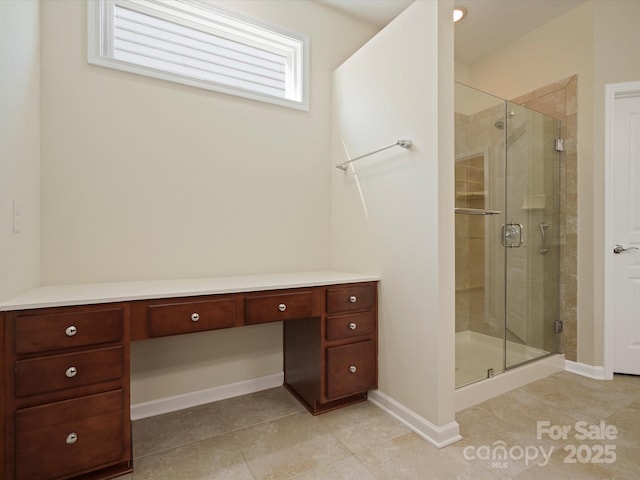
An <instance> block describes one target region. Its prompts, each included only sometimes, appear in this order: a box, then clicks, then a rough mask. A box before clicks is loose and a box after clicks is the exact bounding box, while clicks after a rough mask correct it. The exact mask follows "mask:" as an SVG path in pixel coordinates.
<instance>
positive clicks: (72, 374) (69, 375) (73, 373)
mask: <svg viewBox="0 0 640 480" xmlns="http://www.w3.org/2000/svg"><path fill="white" fill-rule="evenodd" d="M64 374H65V375H66V376H67V378H73V377H75V376H76V375H77V374H78V369H77V368H76V367H69V368H67V371H66V372H64Z"/></svg>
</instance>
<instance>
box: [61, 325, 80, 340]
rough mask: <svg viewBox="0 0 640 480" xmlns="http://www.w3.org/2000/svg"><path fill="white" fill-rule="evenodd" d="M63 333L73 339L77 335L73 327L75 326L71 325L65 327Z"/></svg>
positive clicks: (76, 330)
mask: <svg viewBox="0 0 640 480" xmlns="http://www.w3.org/2000/svg"><path fill="white" fill-rule="evenodd" d="M64 333H66V334H67V337H73V336H74V335H75V334H76V333H78V329H77V328H76V327H75V325H71V326H69V327H67V329H66V330H65V331H64Z"/></svg>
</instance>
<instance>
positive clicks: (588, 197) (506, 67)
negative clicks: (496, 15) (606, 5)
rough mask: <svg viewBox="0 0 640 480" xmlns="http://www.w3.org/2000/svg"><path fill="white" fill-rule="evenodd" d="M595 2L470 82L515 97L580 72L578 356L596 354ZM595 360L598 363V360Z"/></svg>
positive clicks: (474, 73)
mask: <svg viewBox="0 0 640 480" xmlns="http://www.w3.org/2000/svg"><path fill="white" fill-rule="evenodd" d="M593 9H594V2H593V1H592V2H587V3H585V4H583V5H581V6H580V7H578V8H576V9H574V10H571V11H569V12H568V13H566V14H564V15H562V16H560V17H558V18H557V19H555V20H553V21H551V22H549V23H547V24H545V25H543V26H542V27H540V28H538V29H536V30H534V31H532V32H530V33H528V34H526V35H524V36H522V37H520V38H519V39H517V40H516V41H514V42H512V43H510V44H508V45H507V46H505V47H504V48H502V49H500V50H498V51H496V52H494V53H493V54H491V55H488V56H487V57H485V58H483V59H481V60H480V61H478V62H477V63H474V64H473V65H470V66H469V68H468V71H467V72H466V73H467V75H468V76H469V82H470V85H472V86H474V87H476V88H479V89H481V90H484V91H487V92H489V93H492V94H494V95H497V96H499V97H501V98H506V99H511V98H515V97H518V96H520V95H523V94H525V93H528V92H532V91H534V90H536V89H539V88H541V87H544V86H546V85H549V84H552V83H554V82H556V81H559V80H563V79H565V78H567V77H570V76H572V75H574V74H577V75H578V111H579V114H578V159H579V160H578V162H579V165H578V260H577V262H578V313H577V315H578V361H579V362H583V363H589V364H600V363H598V362H601V359H597V358H595V357H594V345H595V343H597V342H601V340H602V338H601V333H600V338H599V339H595V338H594V335H595V333H594V329H593V327H594V323H595V322H596V316H597V314H596V312H595V311H594V300H593V299H594V297H596V296H597V292H596V291H595V282H596V279H595V277H594V267H595V264H596V263H597V262H598V261H601V260H602V254H601V252H596V247H595V244H594V239H595V236H594V211H593V209H594V196H593V178H594V176H593V175H594V152H593V137H594V133H595V132H594V110H593V103H594V100H593V99H594V95H595V94H596V91H595V89H594V68H595V65H594V58H593V45H594V28H593V25H594V23H593V22H594V11H593ZM594 362H595V363H594Z"/></svg>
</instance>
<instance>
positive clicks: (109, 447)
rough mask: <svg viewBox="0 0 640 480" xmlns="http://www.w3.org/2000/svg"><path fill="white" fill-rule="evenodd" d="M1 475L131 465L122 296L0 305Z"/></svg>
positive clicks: (28, 478)
mask: <svg viewBox="0 0 640 480" xmlns="http://www.w3.org/2000/svg"><path fill="white" fill-rule="evenodd" d="M2 327H3V328H2V331H3V334H4V337H5V342H4V355H3V360H4V363H5V366H4V374H3V375H4V381H3V395H4V401H3V406H4V417H3V418H4V431H5V432H13V434H12V435H5V437H4V440H3V443H2V444H1V448H0V450H2V454H1V456H2V458H3V459H4V461H3V462H2V471H3V473H2V476H1V478H3V479H5V480H53V479H56V480H58V479H71V478H74V479H75V478H77V479H80V478H92V479H100V478H105V479H106V478H114V477H116V476H118V475H122V474H125V473H128V472H131V471H132V466H131V465H132V464H131V461H132V459H131V421H130V414H129V390H130V387H129V368H130V367H129V331H130V328H129V307H128V304H124V303H120V304H109V305H87V306H74V307H55V308H42V309H33V310H23V311H16V312H6V313H4V322H3V325H2Z"/></svg>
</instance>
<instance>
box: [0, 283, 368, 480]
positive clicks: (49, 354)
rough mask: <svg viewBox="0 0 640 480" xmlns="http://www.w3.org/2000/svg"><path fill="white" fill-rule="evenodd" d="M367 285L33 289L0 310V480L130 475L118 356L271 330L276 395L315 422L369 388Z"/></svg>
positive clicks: (125, 368)
mask: <svg viewBox="0 0 640 480" xmlns="http://www.w3.org/2000/svg"><path fill="white" fill-rule="evenodd" d="M377 280H378V279H377V278H376V277H372V276H365V275H358V274H349V273H343V272H331V271H327V272H303V273H290V274H273V275H252V276H237V277H225V278H204V279H191V280H175V281H155V282H126V283H110V284H88V285H68V286H55V287H41V288H37V289H34V290H31V291H29V292H26V293H25V294H23V295H20V296H18V297H15V298H13V299H11V300H9V301H5V302H1V303H0V320H1V321H2V328H1V329H0V341H1V343H0V344H1V345H3V355H2V356H1V358H0V370H1V371H2V380H1V382H2V396H1V398H0V402H1V403H0V407H1V413H2V415H1V416H0V428H1V430H2V431H3V437H2V444H0V465H2V466H3V467H2V473H3V477H2V478H3V479H5V480H54V479H55V480H58V479H69V478H82V479H107V478H114V477H117V476H119V475H122V474H125V473H128V472H131V471H132V467H133V466H132V456H131V420H130V413H129V409H130V401H129V382H130V372H129V346H130V342H131V341H138V340H144V339H147V338H153V337H162V336H169V335H180V334H187V333H196V332H201V331H207V330H214V329H220V328H235V327H242V326H244V325H252V324H256V323H265V322H280V321H281V322H283V334H284V339H283V348H284V366H283V369H284V386H285V387H286V388H287V389H288V390H289V391H290V392H291V393H292V394H293V395H294V396H295V397H296V398H298V400H300V401H301V402H302V403H303V404H304V405H305V406H306V407H307V409H308V410H309V411H310V412H311V413H313V414H314V415H315V414H318V413H322V412H326V411H329V410H332V409H335V408H339V407H341V406H344V405H348V404H351V403H354V402H358V401H362V400H365V399H366V398H367V391H368V390H370V389H375V388H377V351H378V335H377Z"/></svg>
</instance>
